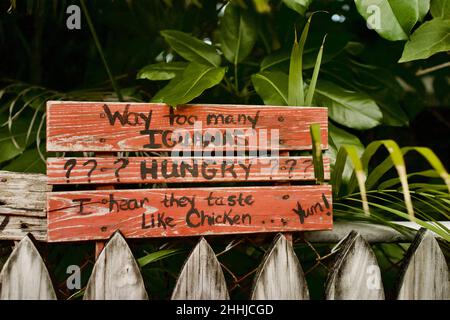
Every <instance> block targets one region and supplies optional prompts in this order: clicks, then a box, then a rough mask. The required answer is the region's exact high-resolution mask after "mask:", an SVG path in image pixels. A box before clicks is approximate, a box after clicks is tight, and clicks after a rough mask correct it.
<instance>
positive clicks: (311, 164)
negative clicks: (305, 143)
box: [303, 159, 314, 175]
mask: <svg viewBox="0 0 450 320" xmlns="http://www.w3.org/2000/svg"><path fill="white" fill-rule="evenodd" d="M307 162H308V163H309V165H307V166H306V167H305V169H303V173H304V174H305V175H306V171H307V170H308V169H309V168H311V167H313V166H314V164H313V162H312V160H311V159H305V160H304V161H303V164H306V163H307Z"/></svg>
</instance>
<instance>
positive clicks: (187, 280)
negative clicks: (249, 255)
mask: <svg viewBox="0 0 450 320" xmlns="http://www.w3.org/2000/svg"><path fill="white" fill-rule="evenodd" d="M228 299H229V294H228V289H227V284H226V282H225V277H224V275H223V271H222V268H221V266H220V263H219V261H218V260H217V258H216V255H215V253H214V251H213V249H212V248H211V247H210V246H209V244H208V242H207V241H206V240H205V239H204V238H203V237H202V238H201V239H200V241H199V242H198V244H197V245H196V246H195V248H194V250H192V252H191V254H190V255H189V257H188V259H187V260H186V262H185V264H184V266H183V269H182V270H181V273H180V276H179V277H178V281H177V284H176V285H175V289H174V290H173V293H172V300H228Z"/></svg>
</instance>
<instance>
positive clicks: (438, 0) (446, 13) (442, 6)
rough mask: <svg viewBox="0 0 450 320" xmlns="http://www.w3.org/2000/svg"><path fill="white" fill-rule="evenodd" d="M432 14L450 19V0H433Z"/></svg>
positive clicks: (435, 16)
mask: <svg viewBox="0 0 450 320" xmlns="http://www.w3.org/2000/svg"><path fill="white" fill-rule="evenodd" d="M431 15H432V16H433V17H434V18H443V19H450V0H431Z"/></svg>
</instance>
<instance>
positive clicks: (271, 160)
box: [270, 159, 280, 179]
mask: <svg viewBox="0 0 450 320" xmlns="http://www.w3.org/2000/svg"><path fill="white" fill-rule="evenodd" d="M272 162H275V165H273V166H272V168H271V170H270V176H271V177H270V179H272V176H273V171H274V170H275V169H276V170H277V171H278V167H279V165H280V162H279V161H278V159H270V164H272Z"/></svg>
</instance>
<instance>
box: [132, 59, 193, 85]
mask: <svg viewBox="0 0 450 320" xmlns="http://www.w3.org/2000/svg"><path fill="white" fill-rule="evenodd" d="M187 65H188V63H187V62H182V61H177V62H168V63H166V62H160V63H155V64H149V65H148V66H145V67H143V68H142V69H141V70H139V72H138V74H137V78H138V79H148V80H153V81H157V80H170V79H173V78H175V77H176V76H178V75H181V74H182V73H183V71H184V69H186V67H187Z"/></svg>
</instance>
